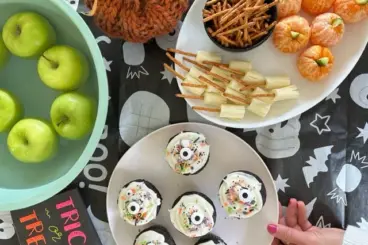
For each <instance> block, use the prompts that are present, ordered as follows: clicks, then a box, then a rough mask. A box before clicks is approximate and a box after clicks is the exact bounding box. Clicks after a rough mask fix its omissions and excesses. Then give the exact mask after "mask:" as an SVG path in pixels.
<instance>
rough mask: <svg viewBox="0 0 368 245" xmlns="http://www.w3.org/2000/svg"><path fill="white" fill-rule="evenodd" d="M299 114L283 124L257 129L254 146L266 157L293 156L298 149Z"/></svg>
mask: <svg viewBox="0 0 368 245" xmlns="http://www.w3.org/2000/svg"><path fill="white" fill-rule="evenodd" d="M300 129H301V125H300V115H299V116H297V117H294V118H292V119H290V120H288V121H287V122H286V124H285V122H283V123H278V124H276V125H273V126H269V127H265V128H260V129H257V130H256V131H257V136H256V146H257V149H258V151H259V152H260V153H261V154H262V155H264V156H265V157H267V158H270V159H280V158H287V157H292V156H294V155H295V154H296V153H297V152H298V151H299V149H300V140H299V132H300Z"/></svg>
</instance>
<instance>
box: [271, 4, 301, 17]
mask: <svg viewBox="0 0 368 245" xmlns="http://www.w3.org/2000/svg"><path fill="white" fill-rule="evenodd" d="M301 7H302V0H280V1H279V3H278V4H277V17H278V18H279V19H283V18H285V17H288V16H292V15H296V14H297V13H299V11H300V9H301Z"/></svg>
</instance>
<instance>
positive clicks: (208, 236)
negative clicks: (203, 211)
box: [194, 233, 227, 245]
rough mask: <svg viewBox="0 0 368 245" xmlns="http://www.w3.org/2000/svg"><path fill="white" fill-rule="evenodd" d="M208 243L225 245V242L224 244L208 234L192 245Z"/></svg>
mask: <svg viewBox="0 0 368 245" xmlns="http://www.w3.org/2000/svg"><path fill="white" fill-rule="evenodd" d="M209 241H212V242H214V243H215V244H221V245H222V244H224V245H227V244H226V242H224V240H222V239H221V238H220V237H218V236H216V235H214V234H212V233H211V234H208V235H206V236H204V237H202V238H201V239H199V241H198V242H197V243H196V244H194V245H201V244H203V243H206V242H209Z"/></svg>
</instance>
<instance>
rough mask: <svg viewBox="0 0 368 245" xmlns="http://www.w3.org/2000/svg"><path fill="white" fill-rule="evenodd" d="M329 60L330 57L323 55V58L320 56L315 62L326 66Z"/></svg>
mask: <svg viewBox="0 0 368 245" xmlns="http://www.w3.org/2000/svg"><path fill="white" fill-rule="evenodd" d="M329 61H330V59H329V58H328V57H323V58H320V59H318V60H316V63H317V64H318V65H319V66H326V65H328V62H329Z"/></svg>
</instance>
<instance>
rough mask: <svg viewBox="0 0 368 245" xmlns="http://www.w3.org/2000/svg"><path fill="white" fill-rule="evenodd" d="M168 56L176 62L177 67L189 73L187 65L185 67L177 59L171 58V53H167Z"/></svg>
mask: <svg viewBox="0 0 368 245" xmlns="http://www.w3.org/2000/svg"><path fill="white" fill-rule="evenodd" d="M166 56H167V57H168V58H169V59H170V60H171V61H172V62H174V63H175V64H176V65H178V66H179V67H180V68H181V69H183V70H184V71H186V72H189V71H190V69H189V68H188V67H186V66H185V65H183V64H182V63H180V62H179V61H178V60H177V59H175V58H174V57H172V56H171V54H170V53H168V52H166Z"/></svg>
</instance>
